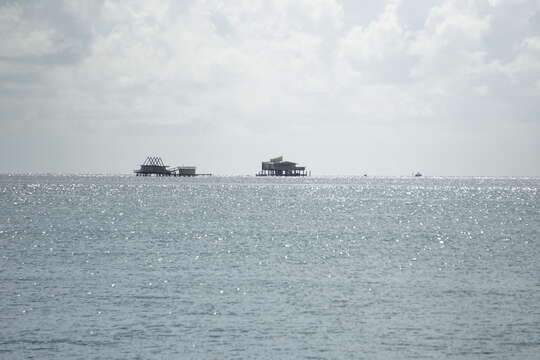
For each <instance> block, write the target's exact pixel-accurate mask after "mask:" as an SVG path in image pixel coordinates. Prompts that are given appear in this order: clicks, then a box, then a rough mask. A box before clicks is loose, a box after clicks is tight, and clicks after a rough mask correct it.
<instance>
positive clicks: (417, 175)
mask: <svg viewBox="0 0 540 360" xmlns="http://www.w3.org/2000/svg"><path fill="white" fill-rule="evenodd" d="M420 176H422V174H420V172H418V171H417V172H416V174H414V177H420Z"/></svg>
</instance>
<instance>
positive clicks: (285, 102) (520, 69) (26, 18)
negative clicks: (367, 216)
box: [0, 0, 540, 176]
mask: <svg viewBox="0 0 540 360" xmlns="http://www.w3.org/2000/svg"><path fill="white" fill-rule="evenodd" d="M0 33H1V34H2V35H1V36H0V173H26V172H32V173H106V174H116V173H130V172H131V171H132V170H133V169H135V168H137V167H138V165H139V164H141V163H142V162H143V161H144V159H145V158H146V157H147V156H161V157H162V158H163V160H164V161H165V162H166V163H167V164H168V165H171V166H176V165H195V166H197V167H198V169H199V171H201V172H212V173H214V174H223V175H233V174H238V175H243V174H255V173H256V172H257V171H258V170H259V169H260V166H261V161H263V160H267V159H269V158H271V157H276V156H279V155H283V156H284V157H285V159H286V160H291V161H296V162H299V163H300V164H301V165H305V166H307V167H308V169H310V170H311V171H312V174H313V175H362V174H369V175H410V174H411V173H412V172H416V171H420V172H422V173H424V174H425V175H432V176H439V175H440V176H540V0H446V1H427V0H401V1H399V0H387V1H384V0H362V1H357V0H341V1H339V0H290V1H288V0H227V1H225V0H221V1H219V0H185V1H179V0H173V1H166V0H160V1H153V0H140V1H139V0H133V1H131V0H127V1H91V0H88V1H41V0H25V1H13V0H0Z"/></svg>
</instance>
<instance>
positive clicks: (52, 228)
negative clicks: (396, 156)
mask: <svg viewBox="0 0 540 360" xmlns="http://www.w3.org/2000/svg"><path fill="white" fill-rule="evenodd" d="M539 186H540V180H539V179H429V178H420V179H391V178H387V179H373V178H367V179H366V178H342V179H330V178H305V179H290V178H287V179H272V178H253V177H250V178H217V177H213V178H195V179H186V178H171V179H167V178H137V177H92V176H90V177H82V176H1V177H0V324H1V325H0V358H2V359H25V358H31V357H33V358H36V359H44V358H61V359H79V358H85V359H92V358H100V359H113V358H117V359H121V358H126V359H127V358H141V359H413V358H414V359H417V358H433V359H440V358H452V359H483V358H486V359H492V358H494V359H538V358H539V357H538V356H539V354H540V258H539V257H540V238H539V234H540V198H539V193H538V188H539Z"/></svg>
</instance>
